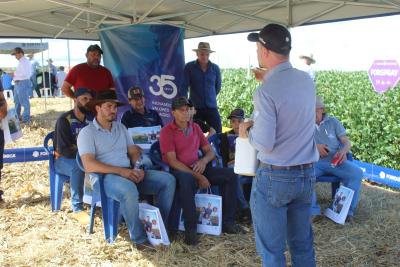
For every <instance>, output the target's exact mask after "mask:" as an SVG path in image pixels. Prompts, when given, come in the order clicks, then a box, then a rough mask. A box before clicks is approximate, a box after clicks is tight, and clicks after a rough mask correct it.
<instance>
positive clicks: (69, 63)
mask: <svg viewBox="0 0 400 267" xmlns="http://www.w3.org/2000/svg"><path fill="white" fill-rule="evenodd" d="M67 51H68V72H69V71H70V70H71V54H70V50H69V39H68V40H67ZM60 90H61V88H60ZM74 90H75V89H74ZM61 93H62V92H61ZM69 106H70V107H71V109H72V99H71V98H70V99H69Z"/></svg>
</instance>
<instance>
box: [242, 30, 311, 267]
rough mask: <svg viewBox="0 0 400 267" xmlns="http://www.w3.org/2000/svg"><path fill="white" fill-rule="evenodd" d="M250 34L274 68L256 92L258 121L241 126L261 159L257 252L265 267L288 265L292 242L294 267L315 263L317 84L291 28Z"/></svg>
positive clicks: (262, 60) (262, 61)
mask: <svg viewBox="0 0 400 267" xmlns="http://www.w3.org/2000/svg"><path fill="white" fill-rule="evenodd" d="M247 38H248V40H249V41H251V42H256V44H257V57H258V62H259V65H260V67H261V68H264V69H267V70H268V71H267V72H265V73H264V76H263V77H262V78H263V80H262V84H261V85H260V86H259V87H258V88H257V90H256V91H255V92H254V95H253V100H254V112H253V121H249V122H243V123H241V125H240V126H239V136H241V137H247V136H248V138H249V141H250V144H251V145H252V146H253V147H254V148H255V149H256V150H257V152H258V153H257V158H258V159H259V160H260V165H259V167H258V169H257V174H256V176H255V178H254V180H253V186H252V193H251V201H250V202H251V203H250V206H251V214H252V215H253V223H254V233H255V236H256V245H257V250H258V253H259V254H260V255H261V258H262V261H263V266H271V267H272V266H273V267H278V266H279V267H283V266H286V258H285V250H286V246H288V247H289V251H290V256H291V261H292V266H293V267H301V266H304V267H313V266H316V264H315V252H314V247H313V246H314V244H313V232H312V227H311V220H310V217H311V213H310V209H311V195H312V191H313V187H314V183H315V173H314V163H315V162H316V161H317V160H318V158H319V155H318V150H317V146H316V143H315V140H314V129H315V85H314V82H313V80H312V79H311V78H310V76H309V75H308V74H307V73H305V72H303V71H300V70H297V69H295V68H293V67H292V65H291V64H290V62H289V55H290V50H291V42H292V38H291V35H290V32H289V31H288V29H286V28H285V27H283V26H281V25H278V24H268V25H267V26H265V27H264V28H263V29H262V30H261V31H260V33H251V34H249V36H248V37H247ZM248 128H250V130H249V132H248V133H247V129H248Z"/></svg>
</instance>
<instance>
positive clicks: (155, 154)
mask: <svg viewBox="0 0 400 267" xmlns="http://www.w3.org/2000/svg"><path fill="white" fill-rule="evenodd" d="M149 156H150V159H151V161H152V162H153V164H154V165H155V166H157V167H159V168H160V169H162V170H164V171H168V170H169V167H168V164H166V163H165V162H163V161H162V154H161V148H160V141H156V142H154V143H153V144H152V145H151V147H150V150H149Z"/></svg>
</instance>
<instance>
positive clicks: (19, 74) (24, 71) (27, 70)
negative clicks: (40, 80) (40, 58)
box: [14, 57, 32, 81]
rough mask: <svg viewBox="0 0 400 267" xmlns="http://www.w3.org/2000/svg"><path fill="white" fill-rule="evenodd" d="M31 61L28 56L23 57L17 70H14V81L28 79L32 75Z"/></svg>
mask: <svg viewBox="0 0 400 267" xmlns="http://www.w3.org/2000/svg"><path fill="white" fill-rule="evenodd" d="M31 73H32V67H31V63H30V62H29V60H28V59H27V58H26V57H21V58H20V59H19V63H18V66H17V69H16V71H15V72H14V81H22V80H28V79H29V78H30V77H31Z"/></svg>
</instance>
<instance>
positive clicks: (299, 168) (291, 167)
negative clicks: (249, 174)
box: [260, 162, 313, 170]
mask: <svg viewBox="0 0 400 267" xmlns="http://www.w3.org/2000/svg"><path fill="white" fill-rule="evenodd" d="M312 166H313V164H312V163H305V164H300V165H293V166H277V165H272V164H267V163H264V162H261V163H260V167H261V168H268V169H272V170H302V169H307V168H312Z"/></svg>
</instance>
